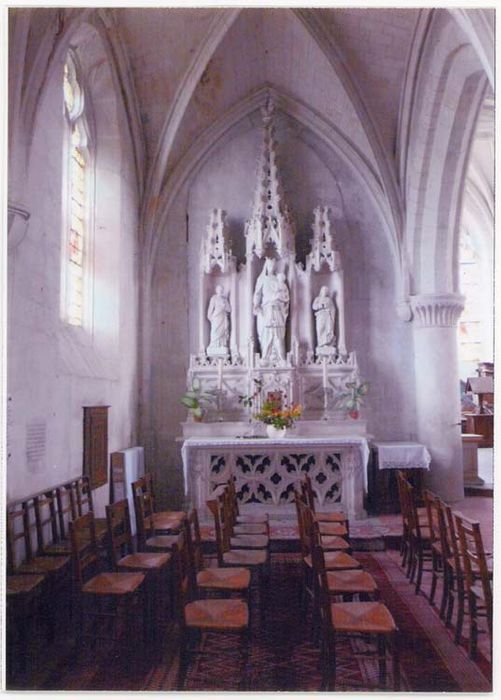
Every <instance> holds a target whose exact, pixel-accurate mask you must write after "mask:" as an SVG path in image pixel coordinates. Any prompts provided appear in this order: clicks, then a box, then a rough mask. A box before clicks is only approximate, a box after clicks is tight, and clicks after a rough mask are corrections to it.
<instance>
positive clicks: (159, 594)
mask: <svg viewBox="0 0 501 700" xmlns="http://www.w3.org/2000/svg"><path fill="white" fill-rule="evenodd" d="M106 521H107V524H108V547H109V552H110V561H111V563H112V567H113V569H114V570H115V571H125V572H127V571H139V572H142V573H144V574H145V575H146V581H145V584H144V585H145V596H146V604H147V616H148V621H147V628H148V630H149V631H151V632H152V636H153V637H154V638H157V639H158V638H159V635H158V632H159V631H160V625H159V624H158V623H159V621H160V620H163V621H165V620H166V611H167V610H168V607H169V601H168V596H167V591H168V587H169V582H168V573H167V565H168V564H169V561H170V558H171V555H170V554H168V553H165V552H163V553H162V552H161V553H158V552H156V553H155V552H154V553H152V552H134V545H133V542H132V532H131V527H130V514H129V502H128V500H127V499H126V498H124V499H123V500H121V501H116V502H115V503H111V504H109V505H107V506H106Z"/></svg>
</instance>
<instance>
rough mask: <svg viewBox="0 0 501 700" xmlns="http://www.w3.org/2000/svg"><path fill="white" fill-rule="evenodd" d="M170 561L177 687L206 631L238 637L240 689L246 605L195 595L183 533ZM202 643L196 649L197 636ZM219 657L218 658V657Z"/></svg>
mask: <svg viewBox="0 0 501 700" xmlns="http://www.w3.org/2000/svg"><path fill="white" fill-rule="evenodd" d="M172 556H173V561H174V571H175V582H176V598H177V601H178V606H177V610H178V619H179V627H180V662H179V673H178V680H177V689H178V690H182V689H183V684H184V679H185V676H186V672H187V669H188V667H189V663H190V659H191V656H192V655H194V654H195V653H198V654H201V653H203V651H202V649H203V636H204V635H205V634H207V633H223V634H235V635H237V637H239V638H240V641H241V644H240V652H241V655H242V661H243V672H242V681H241V683H240V689H241V690H244V689H245V687H246V664H247V658H248V647H249V638H248V637H249V635H248V630H249V607H248V605H247V603H246V602H245V601H244V600H242V599H240V598H229V599H223V598H202V599H199V598H196V591H195V590H194V589H193V587H192V582H193V579H194V577H193V572H192V571H191V568H190V555H189V551H188V547H187V543H186V538H185V536H184V534H181V535H180V536H179V541H178V544H176V545H174V547H173V550H172ZM199 636H201V637H202V644H200V646H199V648H198V650H197V649H196V642H197V637H199ZM218 660H220V659H218Z"/></svg>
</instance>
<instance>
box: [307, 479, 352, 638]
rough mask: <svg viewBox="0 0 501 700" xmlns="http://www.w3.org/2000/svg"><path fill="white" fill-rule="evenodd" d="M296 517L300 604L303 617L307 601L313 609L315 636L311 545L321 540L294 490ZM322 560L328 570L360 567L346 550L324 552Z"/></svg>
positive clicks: (316, 528) (309, 514)
mask: <svg viewBox="0 0 501 700" xmlns="http://www.w3.org/2000/svg"><path fill="white" fill-rule="evenodd" d="M294 502H295V505H296V513H297V518H298V530H299V540H300V544H301V593H300V604H301V613H302V616H303V618H306V614H307V611H308V601H309V600H310V601H311V603H312V606H313V607H312V609H313V629H312V632H313V636H314V638H316V631H317V627H318V615H317V613H318V608H319V606H318V592H317V590H318V589H317V584H316V581H315V574H314V569H313V556H312V552H313V546H314V545H315V544H316V543H317V542H322V538H321V533H320V527H319V525H320V524H319V523H318V522H317V521H315V520H314V519H313V515H312V513H311V509H310V508H309V506H308V505H307V504H306V503H305V502H304V500H303V498H302V497H301V496H300V495H299V493H298V492H297V491H296V492H295V494H294ZM324 562H325V564H326V566H327V568H328V569H329V571H347V570H354V569H360V568H361V565H360V562H358V561H357V560H356V559H354V558H353V557H352V556H350V555H349V554H347V552H346V551H342V550H335V551H327V552H325V558H324Z"/></svg>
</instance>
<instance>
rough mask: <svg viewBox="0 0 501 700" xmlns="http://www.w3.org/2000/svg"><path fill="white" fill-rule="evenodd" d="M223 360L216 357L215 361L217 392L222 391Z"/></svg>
mask: <svg viewBox="0 0 501 700" xmlns="http://www.w3.org/2000/svg"><path fill="white" fill-rule="evenodd" d="M223 362H224V360H223V358H222V357H218V360H217V390H218V391H219V392H221V391H222V389H223Z"/></svg>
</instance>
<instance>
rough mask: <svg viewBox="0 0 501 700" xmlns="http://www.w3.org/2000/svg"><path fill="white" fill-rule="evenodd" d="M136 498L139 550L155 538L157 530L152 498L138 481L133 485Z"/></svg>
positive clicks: (135, 509) (135, 511)
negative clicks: (150, 538)
mask: <svg viewBox="0 0 501 700" xmlns="http://www.w3.org/2000/svg"><path fill="white" fill-rule="evenodd" d="M132 494H133V497H134V513H135V515H136V529H137V542H138V547H139V549H144V546H145V544H146V539H147V538H148V537H153V535H154V534H155V529H154V525H153V503H152V500H151V496H150V494H149V493H147V492H146V491H143V489H142V486H141V484H138V482H137V481H135V482H133V484H132Z"/></svg>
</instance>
